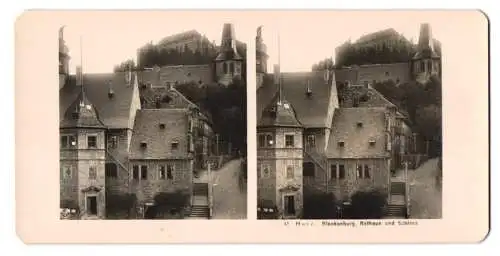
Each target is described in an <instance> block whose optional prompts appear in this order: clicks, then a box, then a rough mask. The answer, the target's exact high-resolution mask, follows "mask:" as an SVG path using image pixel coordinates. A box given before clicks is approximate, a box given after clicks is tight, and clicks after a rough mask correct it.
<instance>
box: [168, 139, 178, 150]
mask: <svg viewBox="0 0 500 256" xmlns="http://www.w3.org/2000/svg"><path fill="white" fill-rule="evenodd" d="M170 148H171V149H172V150H177V149H178V148H179V142H177V141H174V142H172V143H171V144H170Z"/></svg>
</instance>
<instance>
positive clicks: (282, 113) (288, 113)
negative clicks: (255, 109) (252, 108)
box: [257, 92, 302, 127]
mask: <svg viewBox="0 0 500 256" xmlns="http://www.w3.org/2000/svg"><path fill="white" fill-rule="evenodd" d="M257 127H302V125H301V123H300V122H299V121H298V120H297V117H296V116H295V111H294V110H293V106H292V105H291V104H290V103H289V102H288V101H286V100H285V99H283V100H281V101H280V100H279V92H276V93H275V95H274V97H273V99H272V100H271V102H270V103H269V104H268V105H267V106H266V108H264V110H263V112H262V116H261V118H260V120H259V122H258V124H257Z"/></svg>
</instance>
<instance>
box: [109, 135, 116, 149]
mask: <svg viewBox="0 0 500 256" xmlns="http://www.w3.org/2000/svg"><path fill="white" fill-rule="evenodd" d="M117 146H118V136H116V135H109V136H108V148H117Z"/></svg>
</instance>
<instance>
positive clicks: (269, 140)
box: [258, 134, 274, 148]
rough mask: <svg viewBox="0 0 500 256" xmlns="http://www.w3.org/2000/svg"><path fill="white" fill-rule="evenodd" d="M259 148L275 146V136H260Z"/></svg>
mask: <svg viewBox="0 0 500 256" xmlns="http://www.w3.org/2000/svg"><path fill="white" fill-rule="evenodd" d="M258 140H259V141H258V143H259V147H261V148H264V147H271V146H272V145H273V144H274V141H273V135H271V134H259V138H258Z"/></svg>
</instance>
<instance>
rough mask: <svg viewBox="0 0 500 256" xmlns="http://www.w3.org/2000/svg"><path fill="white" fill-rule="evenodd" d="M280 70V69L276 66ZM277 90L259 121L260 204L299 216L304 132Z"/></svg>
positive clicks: (301, 192) (260, 205)
mask: <svg viewBox="0 0 500 256" xmlns="http://www.w3.org/2000/svg"><path fill="white" fill-rule="evenodd" d="M275 70H276V71H275V73H278V72H279V68H277V69H275ZM275 77H278V79H277V80H278V81H276V79H275V83H277V84H278V91H277V92H276V94H275V96H274V98H273V100H271V102H270V104H269V105H268V106H266V107H265V108H264V110H263V112H262V117H261V119H260V121H259V123H258V124H257V136H258V145H257V172H258V174H257V177H258V196H257V197H258V200H259V205H258V206H259V207H262V206H263V205H266V204H267V205H269V204H272V205H273V206H271V207H273V208H276V209H277V210H278V213H279V215H281V216H282V217H283V218H299V217H300V214H301V212H302V208H303V188H302V162H303V153H302V149H303V147H302V144H303V143H302V133H303V126H302V125H301V124H300V122H299V121H298V120H297V118H296V115H295V111H294V110H293V107H292V105H291V104H290V103H289V102H288V101H286V100H285V99H284V97H283V95H282V89H281V86H280V85H281V81H280V80H281V78H280V75H279V73H278V74H277V75H276V76H275Z"/></svg>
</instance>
